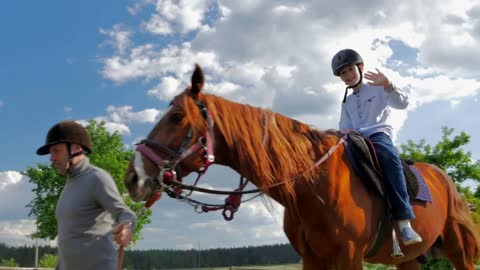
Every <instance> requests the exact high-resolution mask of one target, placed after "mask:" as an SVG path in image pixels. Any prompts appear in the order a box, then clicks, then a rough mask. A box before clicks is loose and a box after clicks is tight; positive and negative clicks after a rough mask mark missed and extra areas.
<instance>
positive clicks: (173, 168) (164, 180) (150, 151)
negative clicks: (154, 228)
mask: <svg viewBox="0 0 480 270" xmlns="http://www.w3.org/2000/svg"><path fill="white" fill-rule="evenodd" d="M196 104H197V106H198V108H199V109H200V111H201V112H202V115H203V117H204V118H205V120H206V121H207V125H208V127H207V129H206V130H205V134H204V136H202V137H200V138H198V141H197V142H196V143H194V144H193V145H191V146H190V147H188V148H187V146H188V145H189V144H190V142H191V140H192V133H193V130H192V128H190V130H189V132H188V133H187V135H186V136H185V139H184V140H183V143H182V145H181V147H180V149H178V150H174V149H172V148H170V147H168V146H166V145H163V144H160V143H157V142H155V141H153V140H151V139H148V138H147V139H144V140H142V141H141V142H140V143H138V144H137V147H136V149H135V150H136V151H137V152H139V153H141V154H142V155H144V156H145V157H147V158H148V159H149V160H151V161H152V162H153V163H155V164H156V165H157V166H158V168H159V169H160V170H159V173H158V175H157V176H156V180H157V183H158V185H159V188H158V190H156V191H155V193H156V194H154V196H152V198H150V199H149V200H148V201H147V202H146V203H145V206H146V207H147V208H148V207H150V206H151V205H152V204H153V203H154V202H155V201H156V200H158V199H159V198H160V191H159V190H160V188H161V187H167V188H168V187H169V186H170V185H171V184H172V183H173V182H178V181H181V177H180V179H178V174H177V167H178V166H179V165H180V162H181V161H182V160H184V159H185V158H186V157H188V156H189V155H191V154H192V153H195V152H197V151H198V150H200V149H202V148H203V149H205V151H206V152H207V153H206V155H205V164H204V166H203V167H201V168H200V169H199V170H198V171H197V173H198V177H197V179H196V180H195V183H197V182H198V180H199V179H200V177H201V176H202V175H203V174H205V172H206V171H207V169H208V167H209V166H210V165H211V164H212V163H213V162H214V161H215V155H214V145H215V143H214V138H213V126H214V121H213V118H212V116H211V115H210V113H209V112H208V109H207V107H206V106H205V104H204V103H203V102H196ZM154 150H157V151H160V152H161V153H163V154H167V156H168V157H169V158H172V160H168V159H164V158H162V157H161V156H160V155H159V154H157V152H155V151H154ZM181 192H182V190H181V189H178V188H177V189H176V190H175V193H177V195H180V193H181Z"/></svg>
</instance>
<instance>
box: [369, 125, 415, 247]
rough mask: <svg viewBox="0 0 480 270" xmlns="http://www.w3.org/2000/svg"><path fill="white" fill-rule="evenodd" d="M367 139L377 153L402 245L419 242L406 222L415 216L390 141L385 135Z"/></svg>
mask: <svg viewBox="0 0 480 270" xmlns="http://www.w3.org/2000/svg"><path fill="white" fill-rule="evenodd" d="M369 139H370V141H371V142H372V144H373V146H374V148H375V151H376V152H377V156H378V159H379V163H380V166H381V168H382V171H383V175H384V183H385V188H386V189H387V194H388V197H389V200H390V202H391V204H392V208H393V209H392V210H393V218H394V219H395V220H398V221H399V222H398V225H399V229H400V234H401V236H402V239H403V240H404V241H403V242H404V244H413V243H418V242H421V238H420V236H419V235H418V234H417V233H416V232H415V231H414V230H413V228H412V227H411V226H410V222H409V221H408V220H410V219H412V218H415V214H414V213H413V209H412V205H411V204H410V201H409V196H408V192H407V185H406V182H405V177H404V175H403V168H402V165H401V162H400V157H399V156H398V153H397V151H396V149H395V147H394V146H393V143H392V140H391V139H390V137H389V136H388V135H386V134H385V133H376V134H373V135H372V136H370V138H369Z"/></svg>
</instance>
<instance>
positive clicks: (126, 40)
mask: <svg viewBox="0 0 480 270" xmlns="http://www.w3.org/2000/svg"><path fill="white" fill-rule="evenodd" d="M100 33H101V34H104V35H106V36H108V37H109V38H110V40H109V41H107V43H108V44H110V45H112V46H113V47H114V48H115V49H116V50H117V52H118V53H119V54H124V53H125V52H126V50H127V49H128V48H129V47H130V45H131V43H132V41H131V40H130V37H131V35H132V33H131V32H130V31H127V30H125V29H123V27H122V26H121V25H119V24H117V25H114V26H113V27H112V29H111V30H105V29H100Z"/></svg>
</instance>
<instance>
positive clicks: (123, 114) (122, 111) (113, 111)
mask: <svg viewBox="0 0 480 270" xmlns="http://www.w3.org/2000/svg"><path fill="white" fill-rule="evenodd" d="M107 113H108V115H107V118H108V119H109V120H111V121H113V122H116V123H131V122H134V123H155V122H156V121H157V120H158V116H159V115H160V114H161V111H159V110H157V109H145V110H141V111H138V112H134V111H133V107H132V106H121V107H115V106H113V105H110V106H108V107H107Z"/></svg>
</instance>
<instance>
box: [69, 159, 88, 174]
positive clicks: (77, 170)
mask: <svg viewBox="0 0 480 270" xmlns="http://www.w3.org/2000/svg"><path fill="white" fill-rule="evenodd" d="M89 167H90V160H89V159H88V157H85V158H84V159H82V160H80V161H79V162H77V163H75V164H73V165H72V167H71V168H70V169H69V170H68V178H74V177H76V176H78V175H80V174H82V173H84V172H86V171H87V170H88V168H89Z"/></svg>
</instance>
